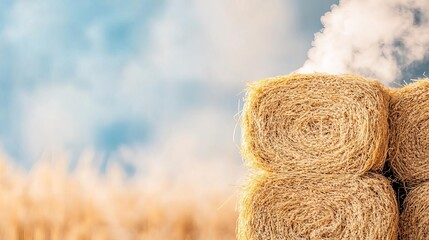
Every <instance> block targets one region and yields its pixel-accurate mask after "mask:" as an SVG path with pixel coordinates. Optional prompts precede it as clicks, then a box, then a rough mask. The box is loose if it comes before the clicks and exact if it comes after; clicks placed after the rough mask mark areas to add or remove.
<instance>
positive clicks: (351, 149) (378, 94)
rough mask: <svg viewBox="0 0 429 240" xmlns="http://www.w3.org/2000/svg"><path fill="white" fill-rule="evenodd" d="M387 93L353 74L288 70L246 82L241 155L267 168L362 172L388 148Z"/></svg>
mask: <svg viewBox="0 0 429 240" xmlns="http://www.w3.org/2000/svg"><path fill="white" fill-rule="evenodd" d="M388 99H389V95H388V94H387V93H386V91H385V88H384V87H383V86H382V85H381V84H380V83H379V82H378V81H373V80H368V79H364V78H362V77H358V76H353V75H326V74H305V75H303V74H293V75H289V76H285V77H276V78H269V79H265V80H261V81H258V82H256V83H255V84H251V85H250V86H249V91H248V92H247V96H246V102H245V106H244V110H243V111H244V113H243V126H242V128H243V147H242V152H243V157H244V159H246V161H247V165H248V166H250V167H254V168H260V169H264V170H267V171H271V172H289V171H295V172H296V171H301V172H305V173H309V172H312V173H322V174H331V173H358V174H361V173H364V172H366V171H368V170H379V169H380V168H382V166H383V165H384V161H385V157H386V151H387V130H388V122H387V118H388V111H387V110H388Z"/></svg>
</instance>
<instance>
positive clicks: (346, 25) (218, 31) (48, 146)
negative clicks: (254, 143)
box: [0, 0, 429, 239]
mask: <svg viewBox="0 0 429 240" xmlns="http://www.w3.org/2000/svg"><path fill="white" fill-rule="evenodd" d="M333 4H338V1H333V0H318V1H299V0H271V1H260V0H234V1H230V0H228V1H227V0H205V1H196V0H159V1H154V0H143V1H128V2H126V3H124V2H123V1H115V0H112V1H104V0H103V1H102V0H94V1H67V0H66V1H50V0H35V1H29V0H18V1H12V0H4V1H1V2H0V146H1V148H2V155H3V158H2V159H3V160H2V165H1V167H0V174H1V175H0V176H1V177H0V188H1V190H0V192H2V194H0V210H1V209H3V210H2V214H0V234H1V235H0V236H3V238H5V239H6V238H7V239H14V238H16V239H27V238H28V239H35V238H38V239H56V237H58V238H59V236H62V238H59V239H65V238H66V237H67V236H69V238H70V239H78V238H81V239H234V238H235V237H234V236H235V235H234V231H235V221H236V216H235V215H236V212H235V205H236V198H237V191H238V189H239V186H240V185H241V183H242V181H243V179H245V175H246V171H245V170H244V168H243V166H242V161H241V157H240V129H239V128H240V127H239V117H240V111H241V107H242V104H243V103H242V98H243V96H244V90H245V88H246V83H248V82H253V81H255V80H258V79H261V78H265V77H270V76H276V75H286V74H289V73H290V72H292V71H296V70H299V71H300V72H314V71H317V72H328V73H339V72H352V73H359V74H362V75H365V76H368V77H375V78H378V79H380V80H381V81H383V82H384V83H385V84H386V85H394V83H395V82H396V83H403V82H404V81H407V80H409V79H411V78H417V77H424V76H425V75H424V74H425V73H424V71H425V70H426V69H428V61H427V57H426V55H427V54H426V52H427V50H428V45H429V44H428V43H429V41H428V39H429V36H428V35H429V33H428V32H427V29H428V28H427V27H428V21H427V18H428V15H427V14H426V13H428V12H429V11H428V8H429V6H428V3H426V2H425V1H423V0H420V1H417V0H413V1H411V0H394V1H391V2H389V4H386V2H385V1H382V0H377V1H370V0H365V1H358V0H348V1H342V2H341V4H340V6H339V7H338V6H336V5H334V6H333V7H332V9H331V6H332V5H333ZM325 13H327V14H326V15H325ZM323 15H325V16H324V17H323V18H322V21H321V17H322V16H323ZM323 28H325V29H324V30H323V31H322V32H319V31H321V30H322V29H323ZM318 32H319V33H318ZM315 33H318V34H316V36H315V35H314V34H315ZM313 41H314V42H313ZM312 42H313V43H312ZM310 49H311V50H310ZM309 50H310V51H309ZM307 53H308V54H307ZM35 209H39V210H37V211H36V210H35ZM0 212H1V211H0ZM124 214H125V215H124ZM34 236H35V237H34ZM3 238H2V239H3Z"/></svg>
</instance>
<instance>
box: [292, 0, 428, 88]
mask: <svg viewBox="0 0 429 240" xmlns="http://www.w3.org/2000/svg"><path fill="white" fill-rule="evenodd" d="M428 17H429V2H428V1H426V0H392V1H385V0H343V1H340V3H339V5H333V6H332V10H331V11H330V12H329V13H327V14H326V15H325V16H324V17H322V23H323V25H324V29H323V30H322V31H321V32H319V33H317V34H316V35H315V40H314V42H313V48H311V49H310V51H309V52H308V60H307V61H306V62H305V64H304V66H303V67H302V68H301V69H299V70H298V71H299V72H327V73H357V74H361V75H365V76H368V77H374V78H377V79H379V80H381V81H383V82H384V83H385V84H389V83H392V82H393V81H399V80H402V76H403V71H405V70H406V69H408V68H409V67H410V66H412V65H415V64H418V63H419V62H421V61H424V60H425V57H427V55H428V54H427V53H428V50H429V31H428V29H429V19H428ZM418 74H419V75H417V76H412V77H421V76H422V74H423V72H419V73H418Z"/></svg>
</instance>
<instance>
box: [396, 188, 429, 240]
mask: <svg viewBox="0 0 429 240" xmlns="http://www.w3.org/2000/svg"><path fill="white" fill-rule="evenodd" d="M400 236H401V239H403V240H408V239H410V240H416V239H429V182H425V183H422V184H420V185H418V186H417V187H416V188H414V189H413V190H411V191H410V192H409V193H408V195H407V197H406V198H405V202H404V210H403V212H402V214H401V223H400Z"/></svg>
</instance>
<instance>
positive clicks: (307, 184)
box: [237, 173, 398, 240]
mask: <svg viewBox="0 0 429 240" xmlns="http://www.w3.org/2000/svg"><path fill="white" fill-rule="evenodd" d="M248 183H249V184H248V185H247V186H246V188H245V190H244V192H243V197H242V200H241V205H240V207H239V208H240V209H239V210H240V215H239V220H238V235H237V236H238V239H239V240H266V239H271V240H277V239H371V240H372V239H397V233H398V208H397V203H396V200H395V195H394V192H393V190H392V188H391V186H390V184H389V182H388V181H387V179H385V178H384V177H383V176H380V175H377V174H372V173H368V174H365V175H363V176H354V175H349V176H345V175H341V176H340V175H338V176H334V175H330V176H325V177H324V178H319V179H317V178H312V179H308V178H297V177H296V176H289V175H284V174H280V175H277V174H266V175H258V176H254V177H253V179H251V181H249V182H248Z"/></svg>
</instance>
